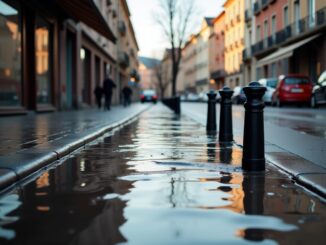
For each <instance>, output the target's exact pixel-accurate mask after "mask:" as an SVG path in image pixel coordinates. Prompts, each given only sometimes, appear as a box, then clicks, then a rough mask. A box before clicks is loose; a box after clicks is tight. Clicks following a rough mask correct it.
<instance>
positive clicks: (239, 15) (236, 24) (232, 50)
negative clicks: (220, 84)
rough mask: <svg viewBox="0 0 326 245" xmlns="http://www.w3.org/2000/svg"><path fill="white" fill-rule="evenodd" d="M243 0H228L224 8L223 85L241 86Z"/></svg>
mask: <svg viewBox="0 0 326 245" xmlns="http://www.w3.org/2000/svg"><path fill="white" fill-rule="evenodd" d="M244 2H245V1H244V0H228V1H226V2H225V3H224V9H225V52H224V55H225V71H226V77H225V85H226V86H229V87H231V88H234V87H235V86H243V85H244V83H243V73H242V71H243V66H242V53H243V49H244V27H245V26H244V23H245V22H244Z"/></svg>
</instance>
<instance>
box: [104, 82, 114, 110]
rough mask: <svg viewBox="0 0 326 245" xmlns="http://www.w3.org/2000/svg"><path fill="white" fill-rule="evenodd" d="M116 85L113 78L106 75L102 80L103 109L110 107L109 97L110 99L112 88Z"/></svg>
mask: <svg viewBox="0 0 326 245" xmlns="http://www.w3.org/2000/svg"><path fill="white" fill-rule="evenodd" d="M115 87H116V85H115V83H114V82H113V80H112V79H111V78H110V77H109V76H108V77H107V78H105V79H104V81H103V94H104V98H105V109H107V110H110V109H111V99H112V93H113V89H114V88H115Z"/></svg>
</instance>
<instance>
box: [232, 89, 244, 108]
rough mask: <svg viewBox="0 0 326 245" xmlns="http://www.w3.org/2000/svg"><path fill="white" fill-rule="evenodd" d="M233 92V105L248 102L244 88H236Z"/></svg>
mask: <svg viewBox="0 0 326 245" xmlns="http://www.w3.org/2000/svg"><path fill="white" fill-rule="evenodd" d="M233 91H234V93H233V95H232V98H231V100H232V103H234V104H237V105H239V104H243V103H245V102H246V95H245V93H244V91H243V87H239V86H238V87H235V88H234V90H233Z"/></svg>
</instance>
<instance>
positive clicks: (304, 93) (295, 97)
mask: <svg viewBox="0 0 326 245" xmlns="http://www.w3.org/2000/svg"><path fill="white" fill-rule="evenodd" d="M311 95H312V82H311V80H310V78H309V77H308V76H305V75H300V74H290V75H286V76H284V75H282V76H280V78H279V81H278V84H277V87H276V90H275V92H274V94H273V97H272V105H273V106H275V105H276V106H278V107H280V106H282V105H283V104H284V103H296V104H303V103H305V104H308V103H310V99H311Z"/></svg>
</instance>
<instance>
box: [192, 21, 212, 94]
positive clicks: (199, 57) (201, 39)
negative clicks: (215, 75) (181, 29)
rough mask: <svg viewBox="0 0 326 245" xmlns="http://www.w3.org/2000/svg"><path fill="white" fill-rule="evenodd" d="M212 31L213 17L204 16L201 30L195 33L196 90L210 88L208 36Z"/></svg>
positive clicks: (202, 90) (201, 90)
mask: <svg viewBox="0 0 326 245" xmlns="http://www.w3.org/2000/svg"><path fill="white" fill-rule="evenodd" d="M212 33H213V18H207V17H206V18H204V19H203V21H202V26H201V30H200V31H199V33H198V34H197V35H196V66H195V69H196V72H195V77H196V82H195V83H196V92H197V93H200V92H204V91H208V90H209V88H210V73H209V37H210V36H211V34H212Z"/></svg>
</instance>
